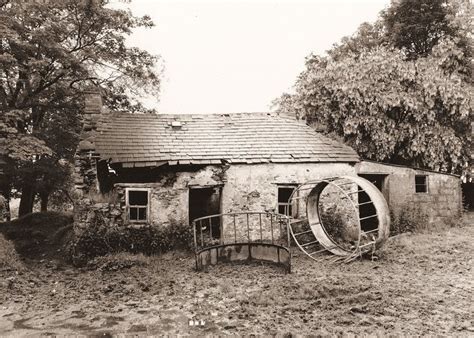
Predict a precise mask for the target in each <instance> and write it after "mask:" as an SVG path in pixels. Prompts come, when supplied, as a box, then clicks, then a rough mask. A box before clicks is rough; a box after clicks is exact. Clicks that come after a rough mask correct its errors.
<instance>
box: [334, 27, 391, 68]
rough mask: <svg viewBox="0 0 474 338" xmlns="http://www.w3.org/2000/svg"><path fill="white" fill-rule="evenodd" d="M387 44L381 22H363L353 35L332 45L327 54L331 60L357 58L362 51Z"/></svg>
mask: <svg viewBox="0 0 474 338" xmlns="http://www.w3.org/2000/svg"><path fill="white" fill-rule="evenodd" d="M387 44H388V38H387V36H386V32H385V29H384V25H383V23H382V21H381V20H377V21H376V22H375V23H374V24H370V23H368V22H364V23H363V24H362V25H360V26H359V28H358V29H357V31H356V32H355V34H353V35H352V36H349V37H343V38H342V40H341V42H339V43H336V44H334V45H333V47H332V48H331V49H330V50H329V51H328V54H329V56H330V57H331V58H332V59H334V60H339V59H341V58H345V57H346V56H348V55H355V56H358V55H360V54H361V53H362V52H364V51H367V50H371V49H374V48H377V47H380V46H381V45H387Z"/></svg>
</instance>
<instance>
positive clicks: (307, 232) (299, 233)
mask: <svg viewBox="0 0 474 338" xmlns="http://www.w3.org/2000/svg"><path fill="white" fill-rule="evenodd" d="M310 232H313V230H311V229H310V230H307V231H302V232H298V233H296V234H295V235H294V236H295V237H296V236H299V235H304V234H309V233H310Z"/></svg>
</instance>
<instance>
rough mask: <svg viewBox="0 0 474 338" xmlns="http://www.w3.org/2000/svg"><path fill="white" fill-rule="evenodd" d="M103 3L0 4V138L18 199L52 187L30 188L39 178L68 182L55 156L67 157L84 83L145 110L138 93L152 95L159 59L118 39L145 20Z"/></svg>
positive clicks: (119, 104)
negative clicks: (20, 192) (3, 140)
mask: <svg viewBox="0 0 474 338" xmlns="http://www.w3.org/2000/svg"><path fill="white" fill-rule="evenodd" d="M108 4H109V1H108V0H86V1H75V0H65V1H18V2H17V1H8V0H7V1H2V2H0V112H1V114H2V115H1V116H0V138H4V139H6V145H5V150H6V153H7V156H8V158H9V161H8V163H9V168H8V169H9V170H6V173H7V174H8V177H9V179H10V181H11V182H12V183H13V185H14V186H15V187H16V188H17V189H18V190H23V193H22V199H23V195H25V196H26V195H34V194H35V193H37V192H38V191H39V190H43V195H48V194H49V193H51V191H47V189H45V185H43V187H41V186H36V183H40V182H43V181H44V178H45V177H46V176H48V177H49V182H59V181H60V180H58V178H59V177H60V176H63V178H64V179H62V182H63V183H65V182H67V175H68V174H67V173H66V172H65V171H64V170H63V168H61V165H60V161H61V160H68V161H72V158H73V155H74V151H75V149H76V145H77V142H78V133H79V131H80V119H81V116H80V112H81V111H82V105H83V103H82V99H81V97H82V93H83V91H84V90H85V89H86V87H87V86H89V85H90V84H91V83H93V84H95V85H98V86H100V87H101V89H102V91H103V93H104V94H105V95H104V96H105V97H106V98H107V100H106V104H107V105H108V106H109V107H110V108H112V109H126V110H128V111H138V110H144V108H143V106H142V105H141V104H140V103H139V101H138V97H139V96H141V95H143V94H150V95H155V96H156V95H158V92H159V88H160V79H159V74H160V72H159V70H158V69H157V68H156V65H157V62H158V58H157V57H156V56H153V55H151V54H149V53H148V52H146V51H143V50H141V49H139V48H135V47H129V46H127V44H126V43H125V40H126V36H127V35H130V34H131V32H132V30H133V29H136V28H148V27H151V26H153V23H152V21H151V20H150V18H149V17H148V16H144V17H135V16H133V15H132V14H131V13H130V12H129V11H124V10H118V9H112V8H110V7H109V6H108ZM39 159H41V162H40V161H38V160H39ZM34 160H36V162H34ZM47 186H48V187H50V188H51V190H57V189H64V188H65V186H63V185H60V186H51V185H49V184H48V185H47ZM26 197H27V198H28V199H29V201H30V204H31V201H32V200H33V198H32V196H26ZM22 202H23V200H22ZM27 204H28V203H27ZM26 209H30V210H31V205H30V206H28V205H27V207H26Z"/></svg>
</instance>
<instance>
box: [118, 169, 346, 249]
mask: <svg viewBox="0 0 474 338" xmlns="http://www.w3.org/2000/svg"><path fill="white" fill-rule="evenodd" d="M336 175H355V169H354V166H351V165H349V164H345V163H301V164H254V165H230V166H206V167H204V168H203V169H201V170H199V171H195V172H186V171H180V172H176V173H167V174H164V175H162V176H160V177H159V178H157V181H156V182H154V183H120V184H116V185H115V189H114V190H115V191H116V192H119V194H118V197H119V200H120V201H119V203H120V205H121V206H122V208H121V209H122V212H123V214H122V216H121V217H122V219H123V221H124V224H127V221H126V212H125V196H124V193H123V192H124V191H125V189H126V188H148V189H149V190H150V222H149V223H150V224H152V225H157V226H170V225H173V224H188V223H189V199H188V197H189V189H190V188H196V187H211V186H222V197H221V212H222V213H229V212H240V211H273V210H274V209H275V208H276V207H277V196H278V185H279V184H299V183H303V182H305V181H307V180H310V179H317V178H323V177H328V176H336ZM303 206H304V204H303V203H301V205H300V210H299V212H300V213H301V214H303V213H305V210H304V208H303ZM245 221H246V220H245V219H237V223H239V224H242V223H243V222H245ZM250 221H251V223H253V224H254V226H255V224H256V223H255V222H259V220H258V219H257V218H254V219H253V220H252V219H251V220H250ZM229 222H230V220H229V221H228V222H225V221H224V222H223V223H224V225H225V224H226V223H227V225H228V226H230V224H229ZM269 222H270V219H266V218H263V227H264V228H265V229H266V233H267V236H266V238H267V239H269V238H270V229H269V224H270V223H269ZM257 230H259V229H258V228H254V229H253V231H252V238H253V239H255V240H257V239H259V235H258V234H257ZM224 232H225V233H226V234H227V235H228V236H230V235H233V228H232V229H231V228H229V227H226V228H225V229H224ZM238 235H239V237H240V236H245V235H246V228H245V227H241V228H240V233H239V234H238ZM277 235H278V233H275V237H277Z"/></svg>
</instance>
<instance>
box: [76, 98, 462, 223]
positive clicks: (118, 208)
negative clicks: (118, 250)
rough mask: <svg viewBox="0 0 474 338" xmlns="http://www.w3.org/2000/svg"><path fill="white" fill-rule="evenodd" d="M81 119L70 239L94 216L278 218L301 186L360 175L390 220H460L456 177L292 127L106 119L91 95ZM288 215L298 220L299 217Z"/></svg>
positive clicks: (277, 120)
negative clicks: (380, 159)
mask: <svg viewBox="0 0 474 338" xmlns="http://www.w3.org/2000/svg"><path fill="white" fill-rule="evenodd" d="M84 115H85V116H84V125H83V131H82V134H81V142H80V144H79V148H78V151H77V154H76V182H75V183H76V187H77V189H78V191H79V192H80V195H81V196H82V197H81V201H82V203H80V205H79V207H78V209H76V216H75V217H76V222H75V224H76V230H80V229H81V228H83V227H87V226H88V224H89V222H90V219H91V217H90V215H91V213H95V212H100V213H101V214H102V215H103V217H104V218H106V219H107V220H108V222H109V223H110V224H114V225H118V226H122V225H123V226H144V225H152V226H173V224H189V223H190V222H191V221H192V220H193V219H196V218H198V217H202V216H208V215H212V214H219V213H230V212H239V211H276V212H280V213H284V211H285V210H288V208H291V207H290V206H289V205H288V198H289V197H290V195H291V193H292V191H293V189H295V187H297V186H298V184H301V183H304V182H306V181H308V180H315V179H321V178H326V177H335V176H344V175H357V174H360V175H361V176H363V177H365V178H367V179H369V180H370V181H372V182H373V183H374V184H375V185H376V186H377V187H379V189H380V190H382V192H383V193H384V195H385V197H386V199H387V201H388V203H389V206H390V207H391V208H392V210H393V211H394V212H398V211H400V210H401V209H403V208H404V206H405V205H406V204H407V203H415V204H419V205H420V206H422V207H423V208H424V210H426V211H427V212H428V213H430V215H431V216H430V221H431V222H437V221H443V220H444V219H447V218H450V217H454V216H457V215H459V213H460V212H461V192H460V180H459V178H458V177H454V176H452V175H445V174H440V173H433V172H428V171H420V170H418V171H417V170H415V169H411V168H406V167H399V166H398V167H397V166H389V165H384V164H380V163H373V162H366V161H363V162H360V161H359V157H358V155H357V154H356V152H355V151H354V150H353V149H351V148H350V147H348V146H346V145H344V144H341V143H339V142H337V141H334V140H332V139H329V138H327V137H325V136H323V135H321V134H319V133H317V132H315V131H314V130H313V129H312V128H311V127H309V126H308V125H306V124H305V123H304V122H302V121H298V120H297V119H295V118H291V117H287V116H279V115H277V114H274V113H239V114H179V115H168V114H158V115H152V114H128V113H118V112H109V111H107V110H106V109H104V108H103V107H102V102H101V97H100V94H99V93H97V92H94V91H91V92H90V93H89V94H88V95H87V97H86V107H85V114H84ZM94 196H103V199H102V200H100V201H97V199H96V198H94ZM290 213H291V214H292V215H293V216H295V217H298V216H300V215H298V213H304V210H290ZM216 231H217V229H216ZM224 231H225V229H224Z"/></svg>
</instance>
